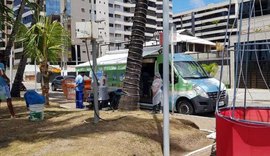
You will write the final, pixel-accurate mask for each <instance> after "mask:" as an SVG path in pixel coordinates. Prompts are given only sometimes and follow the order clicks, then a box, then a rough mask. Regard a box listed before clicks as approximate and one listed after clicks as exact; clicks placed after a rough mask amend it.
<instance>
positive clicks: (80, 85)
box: [75, 73, 84, 108]
mask: <svg viewBox="0 0 270 156" xmlns="http://www.w3.org/2000/svg"><path fill="white" fill-rule="evenodd" d="M83 77H84V73H79V74H78V75H77V76H76V79H75V84H76V87H75V90H76V108H83V107H84V106H83V99H84V93H83V92H84V79H83Z"/></svg>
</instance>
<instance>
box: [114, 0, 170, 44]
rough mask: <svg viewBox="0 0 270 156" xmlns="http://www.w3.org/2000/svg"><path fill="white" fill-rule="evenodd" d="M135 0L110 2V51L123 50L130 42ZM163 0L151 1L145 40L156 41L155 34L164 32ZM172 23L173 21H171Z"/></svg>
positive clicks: (149, 2)
mask: <svg viewBox="0 0 270 156" xmlns="http://www.w3.org/2000/svg"><path fill="white" fill-rule="evenodd" d="M135 2H136V1H135V0H109V27H110V29H109V33H110V36H109V38H110V49H122V48H124V47H125V44H126V43H128V42H129V40H130V36H131V29H132V19H133V16H134V11H135ZM169 3H170V4H169V6H170V12H169V14H170V17H171V18H172V1H171V0H170V1H169ZM162 4H163V2H162V0H149V1H148V11H147V23H146V33H145V37H146V38H145V39H146V40H147V41H149V40H151V39H154V34H155V33H156V32H158V31H162V29H163V27H162V23H163V22H162V21H163V18H162V17H163V8H162V7H163V5H162ZM170 22H171V23H172V20H171V21H170Z"/></svg>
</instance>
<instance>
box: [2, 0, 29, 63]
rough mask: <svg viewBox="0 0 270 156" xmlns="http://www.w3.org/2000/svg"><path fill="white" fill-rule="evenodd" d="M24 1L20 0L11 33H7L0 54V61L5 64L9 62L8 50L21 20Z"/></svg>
mask: <svg viewBox="0 0 270 156" xmlns="http://www.w3.org/2000/svg"><path fill="white" fill-rule="evenodd" d="M25 3H26V0H22V1H21V6H20V8H19V11H18V14H17V16H16V20H15V23H14V25H13V28H12V31H11V34H10V35H9V40H8V42H7V46H6V50H5V52H4V54H2V55H0V56H2V58H0V61H1V62H2V63H4V65H5V66H6V65H7V62H9V55H10V51H11V48H12V46H13V43H14V41H15V36H16V34H17V31H18V28H19V25H20V23H21V20H22V14H23V12H24V8H25Z"/></svg>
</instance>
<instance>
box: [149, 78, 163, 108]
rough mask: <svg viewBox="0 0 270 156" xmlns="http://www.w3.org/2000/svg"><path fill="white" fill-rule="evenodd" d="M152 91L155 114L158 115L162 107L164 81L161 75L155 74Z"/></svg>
mask: <svg viewBox="0 0 270 156" xmlns="http://www.w3.org/2000/svg"><path fill="white" fill-rule="evenodd" d="M151 89H152V93H153V99H152V103H153V113H157V112H158V111H159V110H160V109H161V106H162V79H161V76H160V74H159V73H156V74H155V77H154V81H153V83H152V87H151Z"/></svg>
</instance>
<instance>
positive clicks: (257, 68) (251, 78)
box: [230, 0, 270, 89]
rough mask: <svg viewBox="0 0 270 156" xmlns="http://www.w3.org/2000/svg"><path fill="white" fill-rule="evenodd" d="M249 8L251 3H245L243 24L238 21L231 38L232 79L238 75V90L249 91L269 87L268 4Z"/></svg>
mask: <svg viewBox="0 0 270 156" xmlns="http://www.w3.org/2000/svg"><path fill="white" fill-rule="evenodd" d="M252 5H253V1H250V0H246V1H244V3H243V14H242V20H238V25H239V26H240V25H241V28H240V27H238V29H239V32H240V33H239V35H233V36H231V37H230V43H231V46H232V48H231V49H232V50H231V57H230V58H231V62H232V63H231V71H232V75H235V73H237V74H236V75H237V76H236V77H237V79H238V80H240V82H239V87H245V84H246V86H247V87H248V88H264V89H267V88H268V87H270V42H269V41H270V20H269V19H270V1H269V0H261V1H255V4H254V9H252ZM239 8H240V7H239ZM249 17H251V18H250V20H249ZM240 18H241V14H240V9H239V13H238V19H240ZM239 37H240V38H239ZM238 41H239V48H238ZM236 68H237V70H236ZM241 71H242V74H241ZM246 71H247V72H246ZM243 75H245V76H244V78H243ZM239 76H240V79H239ZM244 79H245V82H244ZM232 80H233V81H234V80H235V77H232ZM237 86H238V82H237Z"/></svg>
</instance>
